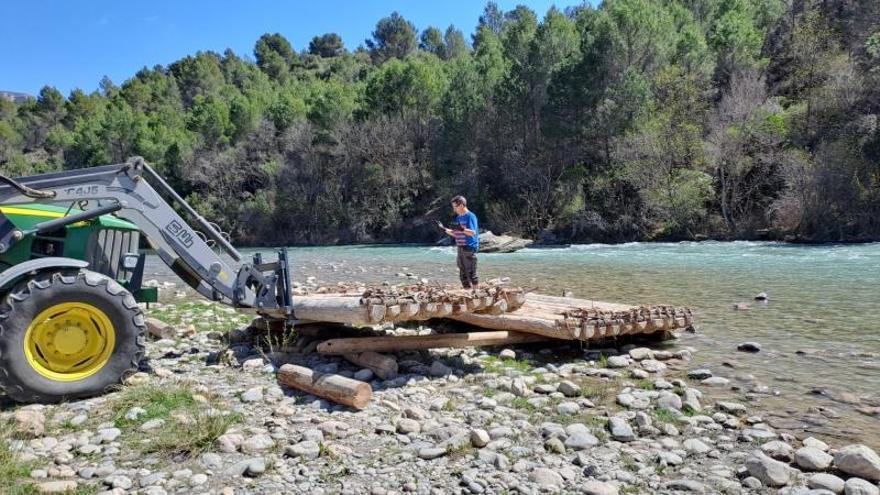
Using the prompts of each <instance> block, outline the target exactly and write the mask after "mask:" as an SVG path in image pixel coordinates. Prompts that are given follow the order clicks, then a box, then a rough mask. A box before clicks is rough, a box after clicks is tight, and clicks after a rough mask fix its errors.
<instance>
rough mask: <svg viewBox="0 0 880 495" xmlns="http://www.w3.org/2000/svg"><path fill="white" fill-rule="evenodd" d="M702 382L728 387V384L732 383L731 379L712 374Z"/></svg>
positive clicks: (706, 384) (708, 384) (711, 385)
mask: <svg viewBox="0 0 880 495" xmlns="http://www.w3.org/2000/svg"><path fill="white" fill-rule="evenodd" d="M700 383H702V384H703V385H705V386H707V387H726V386H727V385H728V384H730V380H728V379H727V378H723V377H720V376H712V377H709V378H706V379H705V380H702V381H700Z"/></svg>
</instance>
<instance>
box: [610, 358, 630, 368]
mask: <svg viewBox="0 0 880 495" xmlns="http://www.w3.org/2000/svg"><path fill="white" fill-rule="evenodd" d="M627 366H629V359H627V358H626V356H611V357H610V358H608V367H609V368H626V367H627Z"/></svg>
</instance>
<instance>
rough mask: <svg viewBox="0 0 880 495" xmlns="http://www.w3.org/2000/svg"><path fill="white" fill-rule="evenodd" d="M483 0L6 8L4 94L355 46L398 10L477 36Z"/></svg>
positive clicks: (100, 2) (257, 0)
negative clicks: (180, 63)
mask: <svg viewBox="0 0 880 495" xmlns="http://www.w3.org/2000/svg"><path fill="white" fill-rule="evenodd" d="M497 3H498V4H499V5H500V6H501V8H502V9H504V10H510V9H513V7H514V6H515V5H516V4H524V5H528V6H529V7H530V8H532V9H533V10H535V11H536V12H537V13H538V16H539V17H542V16H543V15H544V13H545V12H546V11H547V9H548V8H549V7H550V6H551V5H556V6H557V7H559V8H565V7H568V6H571V5H579V4H581V3H583V2H582V1H581V0H555V1H554V0H519V1H516V0H509V1H508V0H498V1H497ZM484 6H485V2H484V1H483V0H432V1H427V0H410V1H404V0H384V1H379V0H321V1H299V0H297V1H292V0H290V1H276V2H270V1H264V0H251V1H248V2H233V1H229V0H215V1H183V0H179V1H166V0H155V1H126V0H116V1H105V0H96V1H82V0H81V1H61V0H56V1H46V0H34V1H30V2H25V1H22V0H13V1H11V2H5V5H4V6H3V7H2V17H0V47H2V51H3V54H2V59H0V60H2V62H0V90H6V91H21V92H25V93H30V94H36V93H37V92H38V91H39V90H40V88H41V87H43V86H44V85H47V84H48V85H52V86H55V87H56V88H58V89H59V90H60V91H61V92H62V93H63V94H65V95H67V94H68V93H69V92H70V91H71V90H72V89H74V88H81V89H84V90H86V91H92V90H94V89H97V87H98V83H99V81H100V80H101V78H102V77H103V76H104V75H107V76H110V78H111V79H112V80H113V81H114V82H116V83H117V84H120V83H121V82H123V81H124V80H125V79H127V78H129V77H131V76H132V75H134V73H135V72H136V71H137V70H138V69H140V68H141V67H144V66H147V67H152V66H154V65H156V64H162V65H167V64H169V63H171V62H173V61H175V60H177V59H179V58H181V57H183V56H185V55H190V54H193V53H195V52H196V51H198V50H214V51H217V52H220V53H222V52H223V51H224V50H225V49H226V48H231V49H232V50H233V51H235V52H236V53H237V54H239V55H246V56H249V57H252V56H253V48H254V43H255V42H256V40H257V38H259V37H260V35H262V34H263V33H267V32H269V33H274V32H278V33H281V34H283V35H284V36H285V37H287V39H288V40H290V42H291V43H292V44H293V46H294V48H295V49H296V50H301V49H303V48H306V47H308V42H309V40H311V38H312V37H313V36H315V35H318V34H323V33H325V32H331V31H333V32H336V33H338V34H339V35H340V36H342V39H343V42H345V45H346V47H348V48H349V49H353V48H356V47H357V46H358V45H359V44H361V43H363V41H364V39H366V38H368V37H370V33H371V32H372V30H373V28H374V27H375V25H376V21H378V20H379V19H380V18H382V17H385V16H387V15H388V14H390V13H391V12H392V11H395V10H397V11H398V12H400V13H401V14H402V15H403V16H404V17H406V18H407V19H409V20H410V21H412V22H413V23H415V25H416V27H417V28H418V29H419V30H420V31H421V30H422V29H424V28H425V27H426V26H429V25H434V26H437V27H440V28H443V29H445V28H446V26H448V25H449V24H454V25H455V26H456V27H458V28H459V29H461V30H462V31H464V33H465V34H466V35H468V36H469V35H470V34H471V33H472V32H473V30H474V27H475V26H476V24H477V19H478V18H479V15H480V13H481V12H482V10H483V7H484Z"/></svg>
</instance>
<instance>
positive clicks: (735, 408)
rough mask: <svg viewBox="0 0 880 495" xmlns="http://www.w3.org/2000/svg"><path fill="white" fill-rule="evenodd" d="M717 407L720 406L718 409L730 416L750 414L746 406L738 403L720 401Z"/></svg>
mask: <svg viewBox="0 0 880 495" xmlns="http://www.w3.org/2000/svg"><path fill="white" fill-rule="evenodd" d="M715 405H716V406H718V409H721V410H722V411H724V412H726V413H728V414H733V415H734V416H745V415H746V414H748V412H749V411H748V409H747V408H746V406H744V405H742V404H739V403H737V402H724V401H719V402H716V403H715Z"/></svg>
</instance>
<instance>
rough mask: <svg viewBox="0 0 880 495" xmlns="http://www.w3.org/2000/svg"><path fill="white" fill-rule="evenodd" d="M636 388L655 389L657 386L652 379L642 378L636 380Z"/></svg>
mask: <svg viewBox="0 0 880 495" xmlns="http://www.w3.org/2000/svg"><path fill="white" fill-rule="evenodd" d="M636 388H640V389H642V390H655V389H656V388H657V387H655V386H654V382H652V381H651V380H645V379H641V380H638V381H636Z"/></svg>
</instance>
